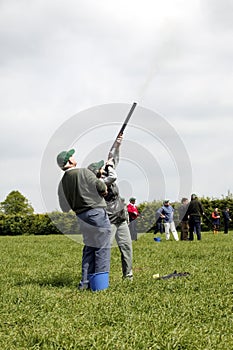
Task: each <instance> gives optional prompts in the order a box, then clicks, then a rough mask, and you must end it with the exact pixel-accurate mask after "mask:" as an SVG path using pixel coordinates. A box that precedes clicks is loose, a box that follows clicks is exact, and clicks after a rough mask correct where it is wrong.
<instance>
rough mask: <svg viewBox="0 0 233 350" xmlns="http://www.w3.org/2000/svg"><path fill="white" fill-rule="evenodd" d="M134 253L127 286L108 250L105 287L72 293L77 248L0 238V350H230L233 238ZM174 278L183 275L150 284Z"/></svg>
mask: <svg viewBox="0 0 233 350" xmlns="http://www.w3.org/2000/svg"><path fill="white" fill-rule="evenodd" d="M133 246H134V281H133V282H132V283H130V282H128V283H127V282H126V281H122V280H121V265H120V256H119V251H118V249H117V248H113V249H112V257H111V273H110V287H109V288H108V289H107V290H104V291H100V292H91V291H84V292H80V291H78V290H77V284H78V282H79V279H80V277H81V276H80V271H81V251H82V246H81V245H79V244H77V243H75V242H74V241H72V240H70V239H68V238H67V237H65V236H62V235H61V236H57V235H56V236H20V237H0V256H1V278H0V288H1V294H0V303H1V304H0V310H1V313H0V315H1V316H0V349H2V350H5V349H7V350H15V349H17V350H18V349H59V350H60V349H64V350H67V349H87V350H89V349H98V350H109V349H110V350H111V349H120V350H125V349H127V350H134V349H169V350H170V349H179V350H181V349H190V350H194V349H203V350H204V349H205V350H214V349H218V350H224V349H226V350H231V349H233V259H232V252H233V232H230V233H229V234H228V235H224V234H223V233H220V234H219V235H218V236H214V235H213V234H212V233H210V232H209V233H203V240H202V241H201V242H197V241H193V242H175V241H170V242H165V241H164V237H162V242H160V243H157V242H154V241H153V234H146V235H143V236H142V237H141V238H140V239H139V240H138V241H136V242H134V243H133ZM174 270H177V271H178V272H189V273H190V276H189V277H180V278H175V279H169V280H155V279H153V275H154V274H156V273H159V274H160V275H164V274H168V273H171V272H173V271H174Z"/></svg>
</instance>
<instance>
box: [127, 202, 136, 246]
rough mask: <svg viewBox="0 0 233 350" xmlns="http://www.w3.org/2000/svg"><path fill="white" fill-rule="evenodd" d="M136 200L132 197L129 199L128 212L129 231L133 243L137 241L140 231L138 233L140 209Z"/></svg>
mask: <svg viewBox="0 0 233 350" xmlns="http://www.w3.org/2000/svg"><path fill="white" fill-rule="evenodd" d="M135 202H136V198H135V197H131V198H130V199H129V204H128V205H127V210H128V213H129V230H130V235H131V239H132V241H137V239H138V237H137V235H138V231H137V220H136V219H137V218H138V216H139V211H138V208H137V206H136V204H135Z"/></svg>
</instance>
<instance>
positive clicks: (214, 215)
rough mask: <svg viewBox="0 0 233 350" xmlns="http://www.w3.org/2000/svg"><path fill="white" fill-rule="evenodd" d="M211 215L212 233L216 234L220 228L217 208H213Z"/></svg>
mask: <svg viewBox="0 0 233 350" xmlns="http://www.w3.org/2000/svg"><path fill="white" fill-rule="evenodd" d="M211 216H212V223H213V233H214V235H216V234H217V233H218V231H219V228H220V214H219V211H218V208H215V209H214V211H213V213H212V214H211Z"/></svg>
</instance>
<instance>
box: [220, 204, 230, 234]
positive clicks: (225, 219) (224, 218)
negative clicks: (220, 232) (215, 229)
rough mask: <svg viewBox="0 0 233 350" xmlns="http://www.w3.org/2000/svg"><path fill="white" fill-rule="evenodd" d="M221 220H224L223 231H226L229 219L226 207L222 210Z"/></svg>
mask: <svg viewBox="0 0 233 350" xmlns="http://www.w3.org/2000/svg"><path fill="white" fill-rule="evenodd" d="M222 216H223V221H224V233H228V230H229V223H230V221H231V218H230V214H229V208H226V209H225V210H223V212H222Z"/></svg>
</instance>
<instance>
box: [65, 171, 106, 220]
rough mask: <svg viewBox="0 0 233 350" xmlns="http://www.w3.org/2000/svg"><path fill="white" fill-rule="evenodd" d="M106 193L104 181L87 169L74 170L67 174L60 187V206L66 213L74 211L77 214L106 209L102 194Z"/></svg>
mask: <svg viewBox="0 0 233 350" xmlns="http://www.w3.org/2000/svg"><path fill="white" fill-rule="evenodd" d="M105 191H106V185H105V184H104V182H103V181H101V180H99V179H97V178H96V176H95V175H94V174H93V173H92V172H91V171H90V170H88V169H85V168H72V169H69V170H67V171H66V172H65V174H64V175H63V177H62V179H61V181H60V183H59V186H58V198H59V204H60V207H61V209H62V211H64V212H68V211H69V210H70V209H72V210H73V211H74V212H75V213H76V214H79V213H82V212H83V211H86V210H89V209H93V208H105V207H106V203H105V200H104V198H103V197H102V196H101V193H104V192H105Z"/></svg>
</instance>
